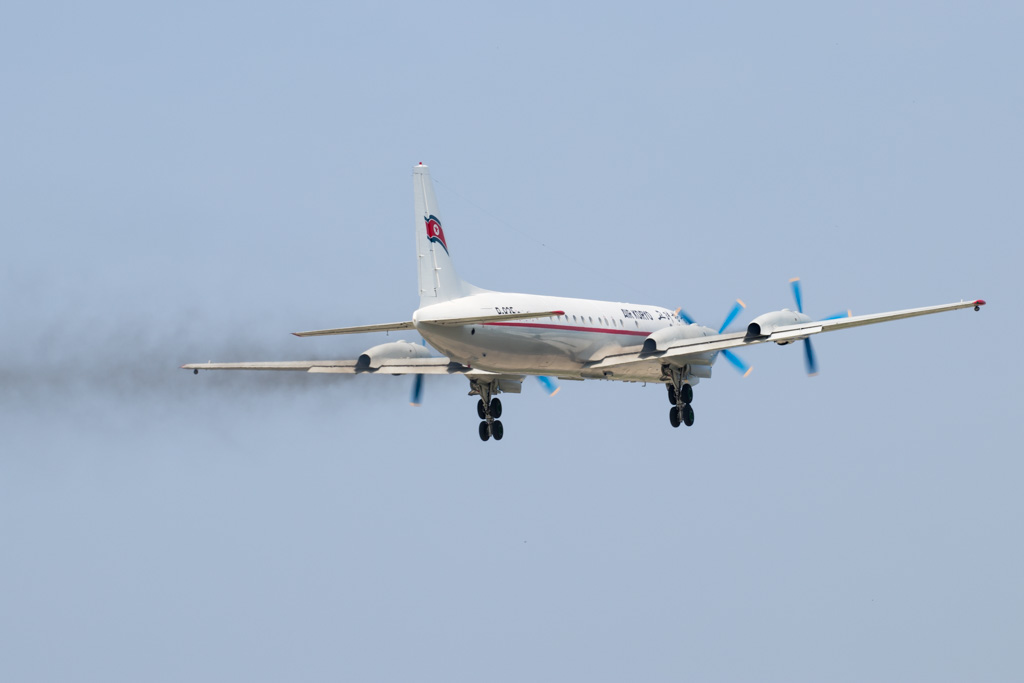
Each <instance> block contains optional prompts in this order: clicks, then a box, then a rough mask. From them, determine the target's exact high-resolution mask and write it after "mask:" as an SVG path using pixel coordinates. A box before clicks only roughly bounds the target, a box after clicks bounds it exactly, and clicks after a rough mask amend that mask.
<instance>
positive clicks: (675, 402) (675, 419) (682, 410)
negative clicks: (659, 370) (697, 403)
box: [665, 367, 693, 427]
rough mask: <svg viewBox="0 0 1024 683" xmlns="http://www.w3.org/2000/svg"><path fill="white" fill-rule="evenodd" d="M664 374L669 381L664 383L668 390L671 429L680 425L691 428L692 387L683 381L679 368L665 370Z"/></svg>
mask: <svg viewBox="0 0 1024 683" xmlns="http://www.w3.org/2000/svg"><path fill="white" fill-rule="evenodd" d="M665 370H666V372H665V374H666V375H668V377H669V378H670V381H669V382H668V383H666V387H667V388H668V402H669V403H671V404H672V409H671V410H670V411H669V413H668V421H669V422H671V423H672V426H673V427H678V426H679V425H681V424H684V425H686V426H687V427H691V426H693V406H691V405H690V403H692V402H693V387H692V386H690V385H689V384H688V383H686V382H685V381H684V377H685V375H684V372H683V371H682V370H680V369H679V368H672V367H669V368H665Z"/></svg>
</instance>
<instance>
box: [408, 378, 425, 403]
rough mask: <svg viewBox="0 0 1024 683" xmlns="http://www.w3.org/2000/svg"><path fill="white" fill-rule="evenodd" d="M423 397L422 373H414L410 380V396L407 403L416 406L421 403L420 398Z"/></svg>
mask: <svg viewBox="0 0 1024 683" xmlns="http://www.w3.org/2000/svg"><path fill="white" fill-rule="evenodd" d="M422 397H423V375H416V378H415V379H414V380H413V381H412V398H410V399H409V405H411V406H416V407H417V408H419V407H420V405H422V404H421V403H420V399H421V398H422Z"/></svg>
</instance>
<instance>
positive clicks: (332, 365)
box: [181, 358, 522, 380]
mask: <svg viewBox="0 0 1024 683" xmlns="http://www.w3.org/2000/svg"><path fill="white" fill-rule="evenodd" d="M356 364H357V361H355V360H293V361H271V362H254V363H189V364H187V365H182V366H181V367H182V369H183V370H194V371H195V372H197V373H198V372H199V371H200V370H292V371H299V372H313V373H333V374H341V375H355V374H359V375H366V374H369V375H462V376H463V377H469V378H471V379H479V378H491V379H520V380H521V379H522V376H521V375H506V374H501V373H497V372H488V371H486V370H477V369H475V368H471V367H468V366H466V365H462V364H461V363H453V362H452V361H450V360H449V359H447V358H401V359H394V360H385V361H383V362H382V363H381V364H380V366H379V367H377V368H358V369H357V368H356Z"/></svg>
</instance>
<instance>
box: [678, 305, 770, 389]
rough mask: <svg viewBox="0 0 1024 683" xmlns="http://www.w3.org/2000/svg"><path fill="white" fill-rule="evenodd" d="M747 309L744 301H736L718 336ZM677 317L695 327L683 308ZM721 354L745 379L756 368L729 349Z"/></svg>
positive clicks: (723, 350) (719, 329) (679, 310)
mask: <svg viewBox="0 0 1024 683" xmlns="http://www.w3.org/2000/svg"><path fill="white" fill-rule="evenodd" d="M746 307H747V305H746V304H745V303H743V301H742V300H740V299H736V303H734V304H733V305H732V309H730V311H729V313H728V315H726V316H725V321H723V322H722V324H721V326H719V328H718V334H722V333H723V332H725V328H727V327H729V325H730V324H731V323H732V321H733V320H735V319H736V316H738V315H739V314H740V311H742V310H743V309H744V308H746ZM676 315H678V316H679V319H680V320H682V321H684V322H686V323H687V324H689V325H693V324H694V320H693V318H691V317H690V316H689V315H688V314H687V313H686V311H684V310H683V309H682V308H677V309H676ZM721 354H722V355H723V356H725V359H726V360H727V361H729V362H730V363H731V364H732V366H733V367H734V368H736V369H737V370H739V371H740V373H742V375H743V376H744V377H746V376H747V375H749V374H750V371H751V370H753V369H754V368H752V367H750V366H749V365H747V364H746V363H744V362H743V359H742V358H740V357H739V356H737V355H736V354H735V353H733V352H732V351H730V350H729V349H722V351H721Z"/></svg>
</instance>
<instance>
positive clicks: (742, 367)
mask: <svg viewBox="0 0 1024 683" xmlns="http://www.w3.org/2000/svg"><path fill="white" fill-rule="evenodd" d="M722 355H723V356H725V359H726V360H727V361H729V362H730V363H732V365H733V367H735V368H736V369H737V370H739V371H740V372H742V373H743V376H744V377H746V376H747V375H749V374H750V371H751V370H753V368H752V367H750V366H749V365H747V364H746V363H744V362H743V360H742V359H741V358H740V357H739V356H737V355H736V354H735V353H733V352H732V351H730V350H729V349H722Z"/></svg>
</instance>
